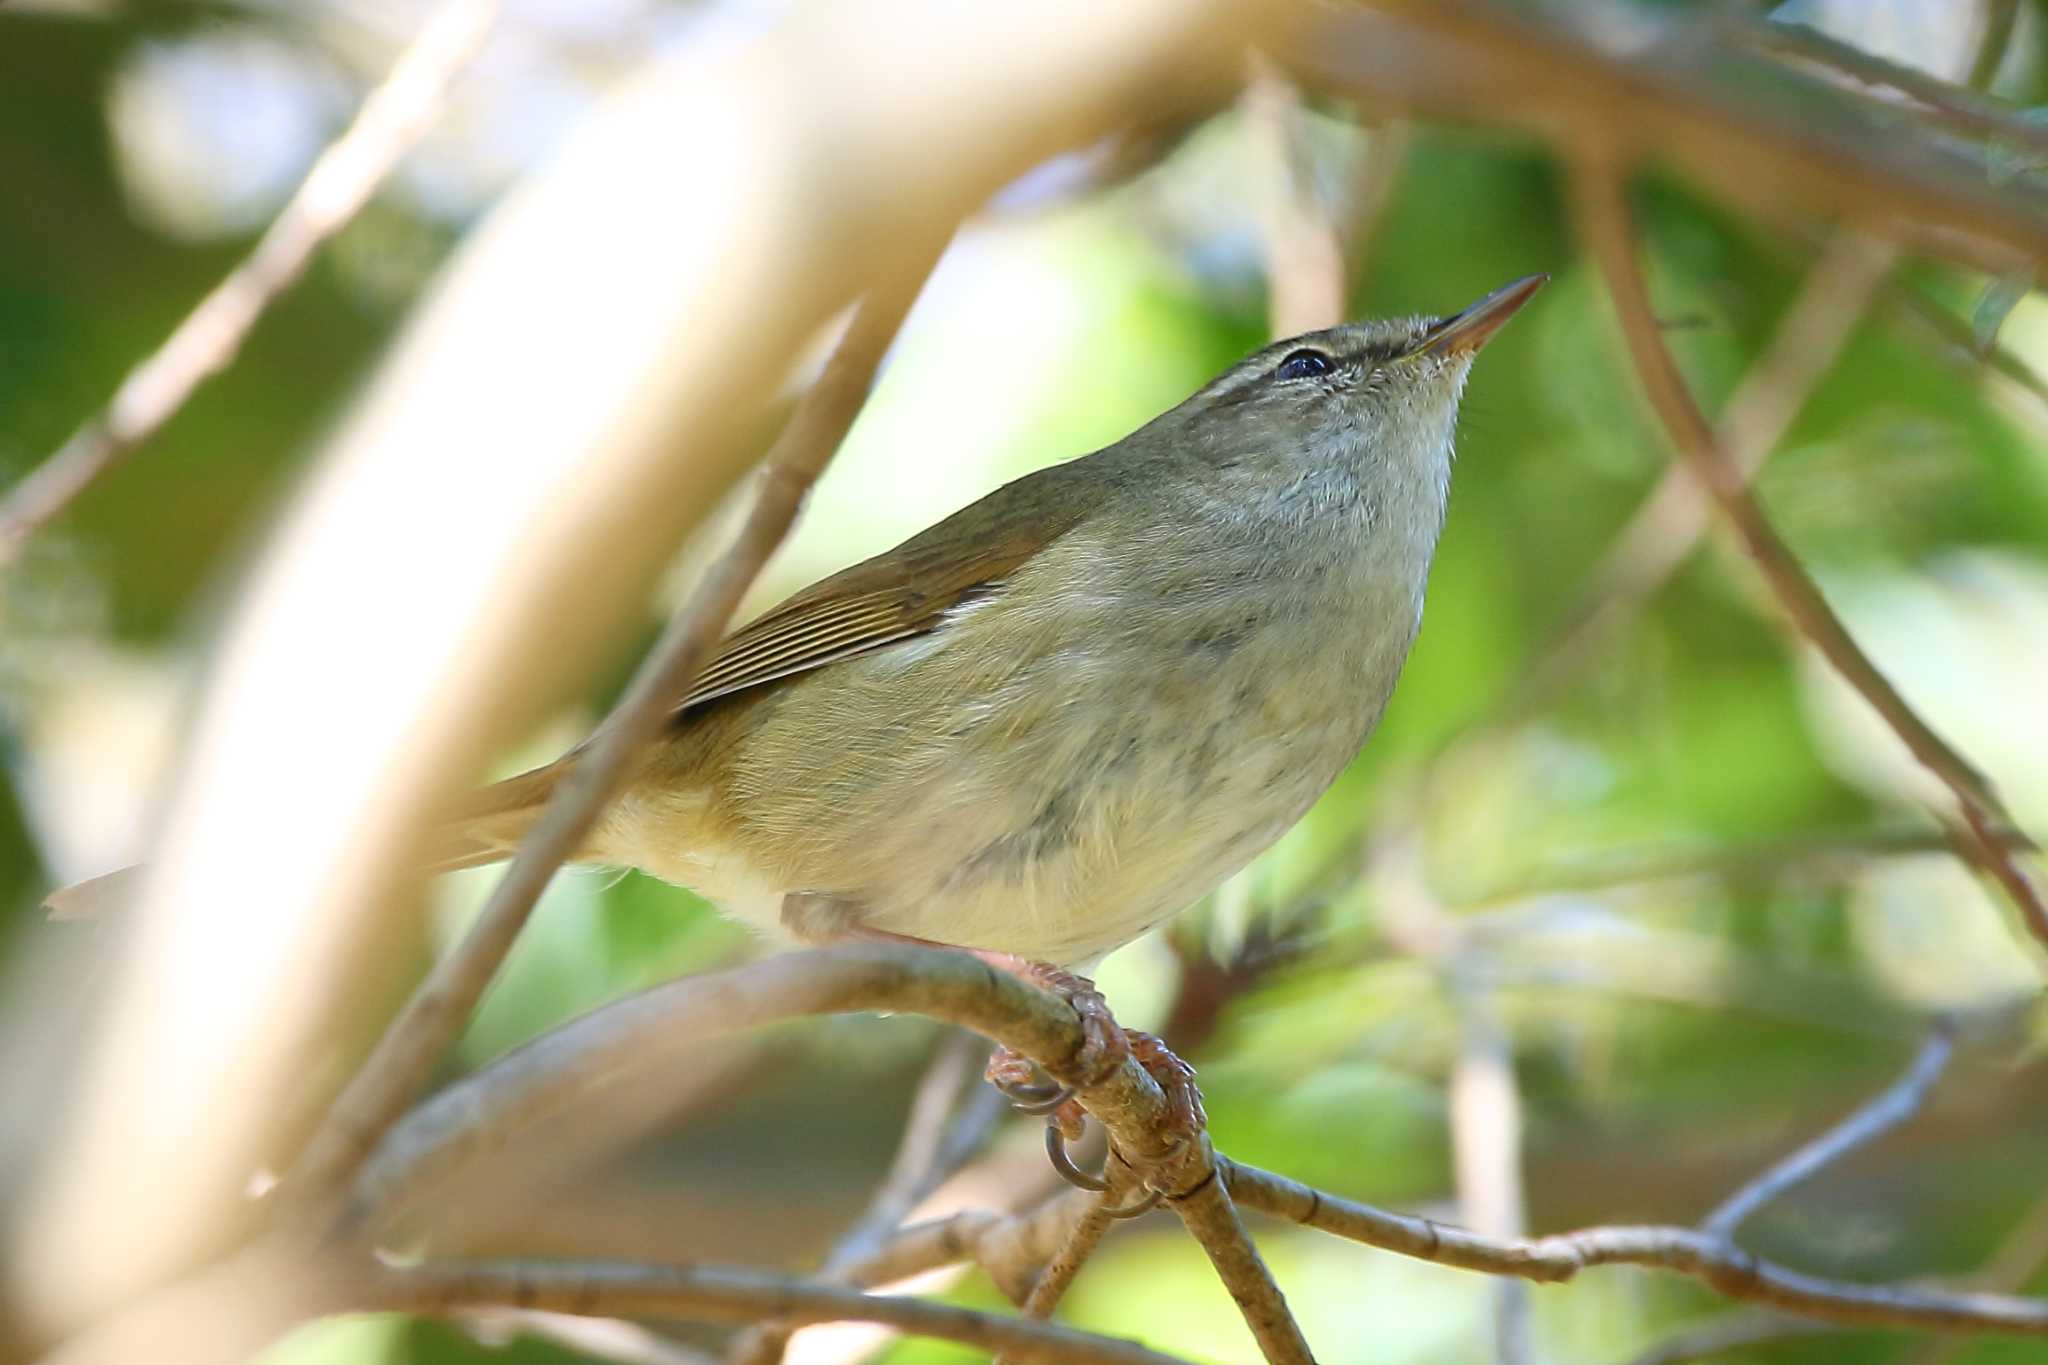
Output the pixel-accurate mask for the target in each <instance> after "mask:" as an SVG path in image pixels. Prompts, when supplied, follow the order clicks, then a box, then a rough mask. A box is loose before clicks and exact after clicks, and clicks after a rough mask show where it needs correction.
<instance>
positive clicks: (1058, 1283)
mask: <svg viewBox="0 0 2048 1365" xmlns="http://www.w3.org/2000/svg"><path fill="white" fill-rule="evenodd" d="M1136 1176H1137V1173H1136V1172H1135V1171H1133V1170H1131V1168H1130V1167H1128V1166H1125V1165H1122V1164H1121V1163H1117V1162H1112V1163H1111V1168H1110V1171H1109V1172H1108V1185H1109V1188H1108V1189H1106V1190H1104V1191H1102V1193H1100V1194H1098V1195H1096V1196H1095V1199H1094V1201H1093V1202H1092V1203H1091V1204H1090V1205H1089V1207H1088V1210H1087V1212H1085V1213H1084V1214H1082V1215H1081V1217H1080V1219H1079V1220H1077V1221H1076V1222H1075V1223H1074V1224H1073V1225H1072V1226H1071V1227H1069V1228H1068V1229H1067V1234H1066V1237H1065V1239H1064V1240H1063V1241H1062V1242H1061V1243H1060V1248H1059V1250H1058V1251H1056V1252H1054V1253H1053V1255H1052V1258H1051V1259H1050V1260H1048V1261H1047V1262H1046V1263H1045V1268H1044V1269H1043V1270H1041V1271H1039V1272H1038V1278H1037V1279H1035V1280H1033V1281H1032V1283H1031V1292H1030V1293H1029V1294H1027V1295H1025V1296H1024V1303H1023V1309H1024V1316H1025V1317H1027V1318H1038V1319H1041V1320H1043V1319H1046V1318H1050V1317H1051V1316H1052V1315H1053V1310H1054V1309H1056V1308H1058V1307H1059V1306H1060V1300H1061V1299H1063V1298H1065V1297H1066V1295H1067V1290H1068V1289H1069V1288H1071V1287H1072V1286H1073V1283H1074V1280H1075V1278H1076V1277H1077V1276H1079V1275H1080V1273H1081V1267H1082V1266H1083V1265H1085V1264H1087V1261H1088V1258H1089V1257H1090V1256H1093V1255H1094V1254H1095V1249H1096V1248H1097V1247H1099V1246H1101V1245H1102V1239H1103V1237H1104V1236H1105V1235H1106V1234H1107V1233H1108V1232H1109V1225H1110V1224H1111V1223H1113V1222H1115V1221H1116V1220H1115V1218H1114V1217H1113V1216H1112V1212H1111V1211H1112V1210H1114V1209H1116V1208H1118V1207H1119V1206H1121V1205H1122V1204H1124V1203H1125V1202H1126V1201H1127V1200H1129V1199H1130V1198H1131V1195H1132V1192H1133V1191H1134V1190H1136V1189H1138V1188H1139V1182H1138V1180H1137V1178H1136ZM994 1365H1016V1361H1015V1358H1014V1357H1011V1356H1003V1357H1000V1358H998V1359H997V1360H996V1361H995V1363H994Z"/></svg>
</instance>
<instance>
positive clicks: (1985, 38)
mask: <svg viewBox="0 0 2048 1365" xmlns="http://www.w3.org/2000/svg"><path fill="white" fill-rule="evenodd" d="M2019 17H2020V0H1985V5H1984V28H1983V31H1982V32H1980V33H1979V34H1978V35H1977V53H1976V55H1975V56H1974V57H1972V58H1971V60H1970V74H1969V77H1968V81H1969V86H1970V88H1971V89H1972V90H1977V91H1984V90H1989V89H1990V88H1991V83H1992V82H1993V81H1995V80H1997V79H1998V68H1999V67H2001V66H2003V65H2005V49H2006V46H2007V45H2008V44H2010V43H2011V42H2012V30H2013V25H2014V24H2015V23H2016V22H2018V20H2019Z"/></svg>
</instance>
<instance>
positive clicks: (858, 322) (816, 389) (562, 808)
mask: <svg viewBox="0 0 2048 1365" xmlns="http://www.w3.org/2000/svg"><path fill="white" fill-rule="evenodd" d="M932 259H933V255H932V253H929V252H926V253H922V254H920V256H919V257H918V258H917V264H916V265H915V266H914V267H913V268H911V269H908V270H905V271H902V272H901V273H899V274H897V275H896V276H894V277H893V278H891V279H890V280H888V281H886V282H884V283H883V284H881V285H879V286H878V287H877V288H876V289H875V290H874V291H873V292H872V293H870V294H869V295H868V296H867V297H866V298H865V299H863V300H862V302H861V303H860V305H859V307H858V309H857V310H856V311H855V313H854V316H853V320H852V322H851V323H849V324H848V326H847V330H846V334H845V335H844V336H843V337H842V338H841V339H840V342H839V345H838V347H837V348H836V349H835V350H834V352H833V354H832V358H831V359H830V360H829V361H828V362H827V363H826V365H825V369H824V372H823V373H822V374H820V375H819V377H818V380H817V382H816V383H815V384H814V385H812V387H811V389H810V391H809V392H808V393H807V394H806V395H805V396H804V399H803V401H802V403H801V404H799V405H798V407H797V410H796V412H795V413H794V414H793V415H792V416H791V417H790V419H789V424H788V425H787V426H786V427H785V428H784V429H783V431H782V434H781V435H780V436H779V437H778V438H777V439H776V441H775V444H774V446H773V448H772V449H771V450H770V451H769V453H768V456H767V458H766V460H765V462H764V465H763V469H762V475H761V481H760V487H759V490H758V491H757V493H756V495H755V502H754V506H753V509H752V511H751V512H750V514H749V515H748V517H747V521H746V524H745V525H744V526H742V527H741V528H740V531H739V534H738V535H737V536H736V537H735V538H734V540H733V543H732V545H731V546H730V547H729V548H728V549H727V550H726V552H725V554H724V555H723V556H722V557H721V558H720V559H719V560H718V562H717V563H715V564H714V565H713V566H712V567H711V569H710V571H709V572H708V573H707V574H706V576H705V578H704V581H703V582H702V583H701V584H699V585H698V588H697V591H696V592H695V593H693V594H692V595H691V597H690V599H689V601H688V602H686V603H685V604H684V605H683V607H682V609H681V610H680V611H678V612H677V613H676V614H675V616H674V617H673V618H672V619H671V620H670V622H669V624H668V627H667V629H666V630H664V631H663V633H662V637H661V639H660V640H659V641H658V642H657V643H656V644H655V646H654V648H653V649H652V650H651V651H650V652H649V653H648V656H647V658H646V659H645V660H644V661H643V662H642V663H641V665H640V668H639V670H638V671H637V672H636V673H635V674H634V676H633V680H632V682H631V684H629V685H628V687H627V688H626V692H625V695H624V696H623V697H621V698H620V699H619V702H618V704H617V705H616V706H614V707H613V708H612V711H611V714H609V715H608V716H606V717H605V719H604V721H603V722H602V724H600V725H599V727H598V729H597V732H596V733H595V734H594V735H592V737H591V738H590V740H589V741H588V743H587V744H586V745H585V747H584V748H583V749H582V751H581V756H580V757H579V758H578V759H577V760H576V762H575V764H574V766H573V767H572V768H571V769H570V771H569V773H568V776H567V777H566V778H564V780H563V781H562V782H561V784H560V785H559V786H558V787H557V788H556V789H555V792H554V794H553V796H552V797H551V798H550V799H549V801H548V804H547V808H546V810H545V811H544V812H543V814H542V816H541V819H540V822H539V823H538V824H537V825H535V827H534V829H533V831H532V832H531V833H530V834H528V835H527V837H526V838H525V840H524V841H523V842H522V843H521V844H520V846H519V850H518V852H517V853H516V854H515V855H514V857H513V859H512V865H511V866H510V867H509V868H508V869H507V870H506V872H505V875H504V876H503V877H502V878H501V879H500V880H499V882H498V885H497V886H496V888H495V889H494V890H493V891H492V893H491V896H490V899H489V900H488V901H486V902H485V904H484V908H483V910H482V911H481V912H480V913H479V914H478V916H477V919H476V923H475V924H474V925H473V926H472V927H471V928H470V930H469V932H468V933H467V934H466V935H465V936H464V937H463V939H462V941H461V942H460V943H458V944H457V945H456V947H455V949H454V950H453V951H452V952H450V953H448V954H447V955H446V956H445V957H443V958H442V959H441V960H440V961H439V962H437V963H436V964H435V965H434V968H433V970H432V971H431V972H429V973H428V975H427V979H426V981H425V982H423V983H422V984H421V986H420V987H419V989H418V990H417V991H416V992H415V993H414V994H413V997H412V998H411V999H410V1000H409V1001H407V1002H406V1006H405V1009H404V1010H403V1011H402V1012H401V1013H400V1014H399V1016H398V1017H397V1018H396V1019H395V1020H393V1021H392V1023H391V1025H390V1027H389V1028H388V1029H387V1030H386V1031H385V1033H384V1036H383V1038H382V1039H381V1040H379V1042H378V1044H377V1047H376V1049H375V1050H374V1051H373V1052H372V1053H371V1054H370V1057H369V1059H368V1060H367V1061H365V1062H364V1064H363V1067H362V1069H361V1070H360V1071H359V1072H358V1073H357V1074H356V1077H355V1079H354V1080H353V1081H351V1082H350V1083H349V1085H348V1087H347V1088H346V1089H345V1090H344V1091H343V1092H342V1093H341V1095H340V1097H339V1098H338V1099H336V1101H335V1103H334V1106H333V1108H332V1109H331V1110H330V1111H329V1113H328V1116H327V1121H326V1123H325V1124H324V1125H323V1126H322V1128H321V1130H320V1131H319V1132H318V1133H317V1134H316V1135H315V1136H314V1138H313V1140H312V1141H311V1142H310V1143H309V1144H308V1146H307V1147H306V1150H305V1151H304V1153H303V1154H302V1155H301V1156H300V1158H299V1160H298V1162H297V1163H296V1165H295V1166H294V1167H293V1170H292V1172H291V1175H290V1177H289V1183H290V1185H292V1186H293V1187H294V1188H295V1189H296V1191H297V1194H298V1197H300V1198H302V1199H303V1198H308V1197H318V1196H320V1195H323V1194H325V1193H327V1192H329V1191H331V1190H332V1189H334V1188H336V1187H337V1186H339V1185H340V1184H342V1183H344V1182H345V1181H347V1179H348V1178H349V1176H350V1175H351V1174H353V1173H354V1171H355V1169H356V1167H357V1166H358V1165H359V1164H360V1163H361V1161H362V1159H363V1157H364V1156H365V1155H366V1154H367V1153H368V1152H369V1150H370V1148H371V1147H372V1146H373V1145H374V1144H375V1142H376V1141H377V1138H378V1137H379V1136H380V1135H381V1134H382V1133H383V1132H384V1131H385V1130H386V1129H387V1128H389V1127H390V1126H391V1124H392V1123H393V1121H395V1120H396V1119H397V1118H398V1116H399V1114H400V1113H402V1112H403V1111H404V1108H405V1106H406V1104H407V1103H408V1102H410V1100H411V1099H412V1097H413V1096H414V1095H415V1094H417V1093H418V1092H419V1089H420V1087H421V1086H422V1085H423V1084H424V1083H425V1081H426V1079H427V1076H428V1075H429V1074H430V1073H431V1072H432V1070H433V1068H434V1066H435V1064H436V1063H437V1062H438V1061H439V1060H440V1058H441V1056H442V1054H443V1053H444V1052H445V1051H446V1050H447V1047H448V1044H449V1043H450V1041H452V1039H453V1038H454V1036H455V1034H456V1033H457V1032H458V1031H459V1030H460V1029H461V1027H462V1025H463V1022H464V1021H465V1020H467V1019H468V1018H469V1016H470V1014H471V1013H472V1012H473V1011H474V1010H475V1008H476V1004H477V1001H478V1000H479V999H481V998H482V996H483V992H484V989H485V987H487V986H488V985H489V984H490V982H491V978H492V977H493V976H495V975H496V974H497V970H498V966H499V964H500V963H502V962H503V961H504V959H505V955H506V953H508V952H509V951H511V947H512V942H513V940H514V939H515V938H517V937H518V935H519V931H520V929H521V928H523V927H524V926H525V924H526V920H527V916H528V915H530V914H531V913H532V911H533V907H534V904H535V903H536V902H537V901H538V900H539V899H540V894H541V892H542V891H543V890H545V889H546V887H547V884H548V882H549V881H550V880H551V879H552V878H553V877H554V875H555V872H556V870H557V869H558V868H560V867H561V865H562V864H563V862H565V861H566V860H568V859H569V858H570V857H571V856H573V855H574V853H575V852H576V850H577V848H578V847H579V846H581V844H582V843H583V840H584V838H585V836H586V835H587V834H588V833H589V832H590V829H591V827H592V826H593V825H595V824H596V822H597V819H598V817H599V815H601V814H602V813H603V810H604V807H605V805H606V803H607V802H608V801H609V800H610V799H611V797H612V795H613V794H614V793H615V792H616V791H617V789H618V787H619V786H620V785H621V784H622V783H623V782H624V781H625V780H626V778H627V777H628V775H629V774H630V772H631V770H632V765H633V764H634V763H635V762H636V761H637V760H638V757H639V755H640V754H641V753H642V752H643V751H644V750H645V749H646V746H647V745H648V744H649V743H650V742H652V740H653V739H654V737H655V735H656V734H658V733H659V732H660V730H661V727H662V726H663V725H665V724H666V723H667V721H668V717H669V716H670V715H671V714H672V713H673V712H674V710H675V707H676V704H677V703H678V702H679V701H680V700H681V698H682V697H683V695H684V694H685V693H686V692H687V691H688V690H689V686H690V683H691V682H692V681H693V680H695V678H696V676H697V674H698V673H699V672H700V671H701V670H702V669H703V667H704V664H705V663H706V662H707V661H708V660H709V659H710V657H711V654H712V651H713V650H715V649H716V648H717V646H718V641H719V639H720V637H721V636H722V635H723V634H724V632H725V629H726V624H727V622H728V621H730V619H731V617H732V613H733V611H734V610H735V609H736V608H737V607H738V606H739V602H740V598H741V597H742V596H744V595H745V593H746V590H747V588H748V586H749V585H750V584H752V582H753V581H754V576H755V575H756V574H758V573H759V572H760V570H761V566H762V565H763V564H765V563H766V562H767V560H768V557H769V555H771V554H772V553H774V551H775V548H776V546H778V545H780V544H781V543H782V538H783V536H784V535H786V534H787V533H788V531H789V528H790V525H791V524H792V523H793V522H794V521H795V520H796V517H797V513H798V512H799V511H800V510H801V509H802V506H803V501H804V497H805V495H806V493H807V492H808V491H809V489H810V486H811V484H812V483H813V482H814V481H815V480H816V479H817V477H818V475H819V474H820V473H821V472H822V471H823V469H824V467H825V463H826V461H827V460H829V459H830V458H831V456H832V452H833V451H834V450H836V449H837V448H838V447H839V443H840V441H841V440H842V439H843V438H844V437H845V435H846V432H847V429H848V428H850V427H851V426H852V425H853V420H854V418H855V417H856V416H857V415H858V414H859V412H860V408H861V405H862V403H863V402H864V401H865V399H866V397H867V392H868V389H869V387H870V386H871V385H872V383H873V381H874V376H875V371H876V370H877V368H879V366H880V365H881V361H882V356H883V354H884V353H885V352H886V351H887V350H888V348H889V343H890V342H891V341H892V340H893V339H894V338H895V335H896V331H897V328H898V327H899V326H900V325H901V324H902V321H903V317H904V315H905V314H906V313H907V312H908V311H909V309H910V304H911V302H912V300H914V299H915V298H916V297H917V292H918V289H919V288H920V287H921V286H922V284H923V282H924V278H925V275H926V274H927V273H928V271H929V269H930V265H931V261H932Z"/></svg>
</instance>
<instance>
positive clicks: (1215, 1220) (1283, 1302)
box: [1167, 1134, 1315, 1365]
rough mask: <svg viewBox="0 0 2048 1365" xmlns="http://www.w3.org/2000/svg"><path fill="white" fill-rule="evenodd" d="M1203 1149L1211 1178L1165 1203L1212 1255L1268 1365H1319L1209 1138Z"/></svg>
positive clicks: (1211, 1262)
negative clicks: (1254, 1239) (1248, 1229)
mask: <svg viewBox="0 0 2048 1365" xmlns="http://www.w3.org/2000/svg"><path fill="white" fill-rule="evenodd" d="M1201 1149H1202V1156H1203V1157H1204V1158H1205V1164H1206V1165H1207V1166H1208V1168H1209V1173H1208V1175H1207V1176H1206V1177H1204V1179H1203V1180H1202V1182H1201V1183H1200V1184H1199V1185H1196V1186H1195V1187H1194V1188H1193V1189H1191V1190H1188V1191H1185V1192H1184V1193H1181V1194H1175V1195H1169V1196H1168V1197H1167V1203H1168V1204H1169V1205H1171V1207H1172V1208H1173V1211H1174V1212H1175V1213H1177V1214H1179V1215H1180V1221H1181V1224H1182V1225H1183V1226H1184V1227H1186V1228H1187V1230H1188V1231H1189V1232H1190V1233H1192V1234H1193V1235H1194V1239H1195V1240H1196V1241H1197V1242H1199V1243H1201V1244H1202V1250H1203V1251H1204V1252H1206V1253H1208V1256H1209V1264H1210V1266H1211V1267H1213V1268H1214V1269H1215V1271H1216V1275H1217V1278H1218V1279H1220V1280H1222V1281H1223V1287H1224V1288H1225V1289H1228V1290H1229V1291H1230V1297H1231V1298H1233V1299H1235V1300H1236V1301H1237V1307H1238V1311H1239V1312H1240V1313H1242V1314H1243V1315H1244V1321H1245V1326H1247V1327H1249V1328H1251V1332H1252V1339H1253V1340H1255V1341H1257V1342H1258V1343H1259V1351H1260V1353H1261V1354H1262V1355H1264V1357H1265V1358H1266V1360H1267V1361H1268V1362H1269V1365H1315V1355H1314V1353H1313V1352H1311V1351H1310V1350H1309V1346H1308V1340H1307V1339H1306V1338H1305V1337H1303V1336H1302V1334H1301V1326H1300V1324H1298V1323H1297V1322H1295V1320H1294V1314H1293V1313H1292V1312H1291V1311H1290V1310H1289V1309H1288V1307H1287V1296H1286V1295H1284V1294H1282V1293H1281V1292H1280V1286H1279V1285H1278V1284H1277V1283H1275V1282H1274V1279H1273V1272H1272V1271H1271V1270H1269V1269H1267V1267H1266V1262H1265V1260H1264V1259H1263V1258H1262V1257H1261V1256H1260V1255H1259V1250H1258V1248H1257V1247H1256V1246H1254V1245H1252V1239H1251V1235H1250V1234H1249V1233H1247V1232H1246V1231H1245V1228H1244V1223H1243V1221H1242V1220H1241V1219H1239V1218H1238V1216H1237V1206H1236V1205H1235V1204H1233V1203H1232V1202H1231V1198H1230V1190H1229V1187H1228V1186H1227V1185H1225V1183H1224V1181H1223V1179H1222V1166H1221V1163H1220V1161H1219V1160H1218V1158H1217V1157H1216V1154H1215V1153H1214V1152H1212V1151H1210V1150H1209V1140H1208V1135H1207V1134H1204V1135H1203V1136H1202V1140H1201Z"/></svg>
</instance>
